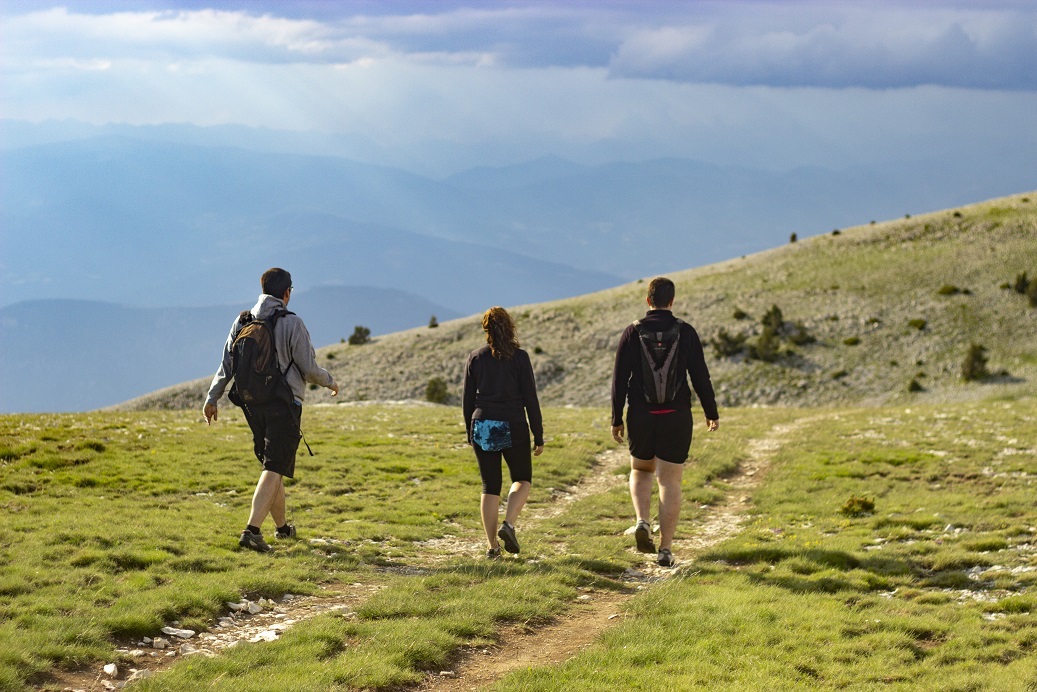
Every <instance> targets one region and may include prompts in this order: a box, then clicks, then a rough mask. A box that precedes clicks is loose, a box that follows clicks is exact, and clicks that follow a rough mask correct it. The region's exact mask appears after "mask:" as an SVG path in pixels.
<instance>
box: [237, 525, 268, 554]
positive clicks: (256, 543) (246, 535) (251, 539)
mask: <svg viewBox="0 0 1037 692" xmlns="http://www.w3.org/2000/svg"><path fill="white" fill-rule="evenodd" d="M238 545H240V546H241V547H242V548H248V549H249V550H255V551H256V552H257V553H268V552H270V546H269V545H268V544H267V542H266V541H264V540H263V534H261V533H252V532H251V531H249V530H248V529H245V530H244V531H242V532H241V538H239V539H238Z"/></svg>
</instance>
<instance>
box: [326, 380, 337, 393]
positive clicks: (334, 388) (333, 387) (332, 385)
mask: <svg viewBox="0 0 1037 692" xmlns="http://www.w3.org/2000/svg"><path fill="white" fill-rule="evenodd" d="M328 389H330V390H331V396H338V382H336V381H335V380H334V379H333V380H331V386H329V387H328Z"/></svg>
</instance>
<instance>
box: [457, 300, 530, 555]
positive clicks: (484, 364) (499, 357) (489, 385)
mask: <svg viewBox="0 0 1037 692" xmlns="http://www.w3.org/2000/svg"><path fill="white" fill-rule="evenodd" d="M482 327H483V330H484V331H485V332H486V345H485V346H483V347H482V348H477V349H476V350H474V351H472V352H471V353H470V354H469V355H468V362H467V363H466V364H465V370H464V400H463V405H462V408H463V411H464V422H465V428H466V430H467V433H468V444H470V445H472V449H473V450H475V458H476V459H477V460H478V461H479V475H480V476H482V505H481V509H482V525H483V529H484V530H485V531H486V541H487V543H488V544H489V550H487V552H486V557H488V558H491V559H493V558H497V557H500V550H501V549H500V543H499V542H498V540H497V539H498V537H499V538H500V540H501V541H502V542H503V543H504V549H505V550H507V551H508V552H509V553H517V552H519V544H518V539H517V538H516V536H515V522H516V520H517V519H518V515H519V512H520V511H521V510H522V507H523V505H525V504H526V499H527V498H528V497H529V488H530V482H531V481H532V479H533V457H534V456H540V454H541V452H543V451H544V424H543V419H542V418H541V415H540V401H539V400H538V399H537V390H536V381H535V380H534V378H533V366H532V364H530V362H529V354H528V353H526V352H525V351H523V350H522V349H521V348H519V342H518V339H517V338H516V336H515V323H514V322H513V321H512V319H511V315H509V314H508V312H507V310H505V309H504V308H502V307H492V308H490V309H489V310H487V311H486V313H485V314H484V315H483V317H482ZM527 416H528V418H529V423H528V425H527V423H526V418H527ZM531 430H532V432H533V443H532V445H530V440H529V433H530V431H531ZM531 447H532V449H531ZM502 457H503V459H504V461H505V462H506V463H507V464H508V472H509V473H510V475H511V490H510V492H509V493H508V506H507V509H506V510H505V515H504V523H503V524H502V525H501V526H500V530H498V529H497V515H498V512H499V509H500V491H501V485H502V482H503V480H502V474H501V458H502Z"/></svg>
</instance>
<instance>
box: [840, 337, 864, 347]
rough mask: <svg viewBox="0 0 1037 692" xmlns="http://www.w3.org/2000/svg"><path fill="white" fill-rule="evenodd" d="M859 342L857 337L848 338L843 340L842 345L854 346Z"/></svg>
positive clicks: (859, 339)
mask: <svg viewBox="0 0 1037 692" xmlns="http://www.w3.org/2000/svg"><path fill="white" fill-rule="evenodd" d="M860 342H861V338H860V337H859V336H850V337H847V338H845V339H843V343H844V344H846V345H847V346H856V345H857V344H859V343H860Z"/></svg>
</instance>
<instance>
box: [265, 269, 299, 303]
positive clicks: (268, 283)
mask: <svg viewBox="0 0 1037 692" xmlns="http://www.w3.org/2000/svg"><path fill="white" fill-rule="evenodd" d="M259 284H260V285H261V286H262V287H263V293H265V294H267V295H268V296H273V297H275V298H283V297H284V294H285V293H287V292H288V289H289V288H291V287H292V275H291V274H289V273H288V272H286V271H285V270H284V269H279V268H277V267H274V268H272V269H267V270H266V271H265V272H263V277H262V278H261V279H260V280H259Z"/></svg>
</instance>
